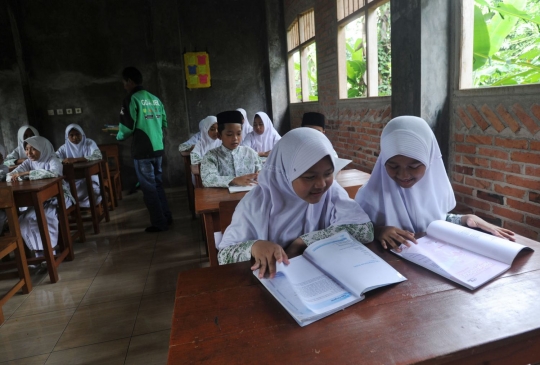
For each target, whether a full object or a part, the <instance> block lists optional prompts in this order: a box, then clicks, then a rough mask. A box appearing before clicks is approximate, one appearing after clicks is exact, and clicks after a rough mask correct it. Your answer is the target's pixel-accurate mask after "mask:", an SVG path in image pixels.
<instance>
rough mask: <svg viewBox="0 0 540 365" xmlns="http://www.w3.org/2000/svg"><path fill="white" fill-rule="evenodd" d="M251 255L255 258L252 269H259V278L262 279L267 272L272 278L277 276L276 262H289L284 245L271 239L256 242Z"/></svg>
mask: <svg viewBox="0 0 540 365" xmlns="http://www.w3.org/2000/svg"><path fill="white" fill-rule="evenodd" d="M251 256H252V257H253V258H254V260H255V264H254V265H253V266H252V267H251V270H257V269H259V278H261V279H262V278H263V277H264V276H265V274H269V276H270V278H273V277H274V276H276V262H283V263H284V264H286V265H288V264H289V259H288V258H287V254H286V253H285V251H284V250H283V247H281V246H280V245H278V244H277V243H274V242H270V241H262V240H261V241H257V242H255V243H254V244H253V246H251Z"/></svg>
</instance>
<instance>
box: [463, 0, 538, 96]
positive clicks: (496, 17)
mask: <svg viewBox="0 0 540 365" xmlns="http://www.w3.org/2000/svg"><path fill="white" fill-rule="evenodd" d="M538 82H540V0H475V7H474V44H473V85H474V86H475V87H482V86H504V85H521V84H533V83H538Z"/></svg>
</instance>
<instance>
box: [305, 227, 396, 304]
mask: <svg viewBox="0 0 540 365" xmlns="http://www.w3.org/2000/svg"><path fill="white" fill-rule="evenodd" d="M304 256H306V258H308V259H309V260H310V261H311V262H313V263H314V264H315V265H317V266H318V267H320V268H321V269H322V270H323V271H324V272H325V273H326V274H328V275H329V276H331V277H332V278H334V280H336V281H337V282H339V283H340V284H341V285H342V286H343V287H344V288H346V289H348V290H349V291H350V292H351V293H353V294H355V295H357V296H359V295H362V294H363V293H365V292H366V291H368V290H371V289H375V288H377V287H380V286H384V285H389V284H393V283H399V282H401V281H405V280H407V279H406V278H405V277H404V276H403V275H401V274H400V273H399V272H397V271H396V270H395V269H394V268H393V267H392V266H390V265H388V263H387V262H386V261H384V260H383V259H381V258H380V257H379V256H377V255H376V254H374V253H373V252H372V251H371V250H370V249H369V248H367V247H366V246H364V245H363V244H361V243H360V242H358V241H357V240H355V239H354V238H353V237H352V236H351V235H350V234H349V233H348V232H347V231H342V232H339V233H337V234H335V235H333V236H332V237H328V238H326V239H324V240H321V241H317V242H314V243H312V244H311V245H310V246H309V247H308V248H307V249H306V250H305V251H304Z"/></svg>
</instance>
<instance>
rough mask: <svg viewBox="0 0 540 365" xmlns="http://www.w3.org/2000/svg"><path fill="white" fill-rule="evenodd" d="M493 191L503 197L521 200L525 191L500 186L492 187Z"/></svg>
mask: <svg viewBox="0 0 540 365" xmlns="http://www.w3.org/2000/svg"><path fill="white" fill-rule="evenodd" d="M493 190H495V192H496V193H499V194H502V195H505V196H513V197H515V198H519V199H523V197H524V196H525V192H526V190H522V189H517V188H513V187H511V186H502V185H499V184H494V185H493Z"/></svg>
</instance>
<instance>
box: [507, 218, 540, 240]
mask: <svg viewBox="0 0 540 365" xmlns="http://www.w3.org/2000/svg"><path fill="white" fill-rule="evenodd" d="M503 227H504V228H506V229H509V230H511V231H514V232H516V233H517V234H520V235H522V236H525V237H527V238H530V239H533V240H537V239H538V232H535V231H534V230H532V229H531V228H530V226H526V225H523V224H519V223H514V222H509V221H506V222H504V224H503Z"/></svg>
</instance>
